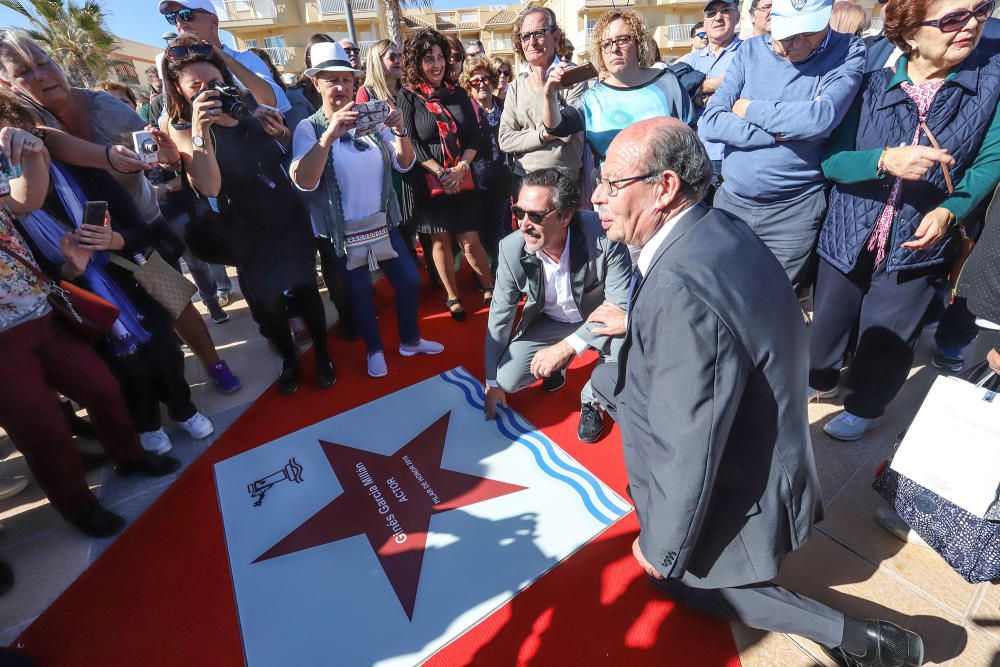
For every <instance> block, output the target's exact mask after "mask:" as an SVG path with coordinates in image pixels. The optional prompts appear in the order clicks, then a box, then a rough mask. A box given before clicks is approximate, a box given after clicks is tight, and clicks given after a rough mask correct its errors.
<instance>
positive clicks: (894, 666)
mask: <svg viewBox="0 0 1000 667" xmlns="http://www.w3.org/2000/svg"><path fill="white" fill-rule="evenodd" d="M864 633H865V635H866V637H865V639H866V641H867V646H866V647H865V652H864V653H863V654H858V653H854V652H852V651H848V650H846V649H845V648H844V647H843V646H838V647H837V648H835V649H828V648H826V647H823V650H824V651H826V653H827V655H829V656H830V657H831V658H833V659H834V661H836V663H837V664H838V665H841V666H842V667H919V666H920V665H922V664H924V640H923V639H921V638H920V635H918V634H917V633H915V632H911V631H910V630H904V629H903V628H901V627H899V626H898V625H896V624H894V623H890V622H888V621H867V622H865V624H864Z"/></svg>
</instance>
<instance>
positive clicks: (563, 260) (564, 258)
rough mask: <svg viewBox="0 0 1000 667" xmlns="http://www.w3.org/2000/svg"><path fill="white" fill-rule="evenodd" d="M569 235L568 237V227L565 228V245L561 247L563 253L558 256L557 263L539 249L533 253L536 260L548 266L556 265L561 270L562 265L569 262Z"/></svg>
mask: <svg viewBox="0 0 1000 667" xmlns="http://www.w3.org/2000/svg"><path fill="white" fill-rule="evenodd" d="M569 235H570V229H569V227H567V228H566V243H565V245H563V251H562V254H561V255H559V261H558V262H557V261H556V260H554V259H552V258H551V257H549V256H548V255H547V254H546V253H545V251H544V250H542V249H541V248H539V249H538V250H536V251H535V254H536V255H537V256H538V259H540V260H542V261H543V262H548V263H550V264H558V265H559V268H562V267H563V266H564V265H566V263H567V262H569Z"/></svg>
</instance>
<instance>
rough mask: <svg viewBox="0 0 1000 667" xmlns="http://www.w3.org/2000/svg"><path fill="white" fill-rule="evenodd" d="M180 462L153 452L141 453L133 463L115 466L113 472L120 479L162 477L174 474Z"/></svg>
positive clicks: (128, 462)
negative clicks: (134, 476)
mask: <svg viewBox="0 0 1000 667" xmlns="http://www.w3.org/2000/svg"><path fill="white" fill-rule="evenodd" d="M180 467H181V462H180V461H178V460H177V459H175V458H174V457H172V456H164V455H163V454H157V453H155V452H143V453H142V456H140V457H139V458H137V459H136V460H134V461H126V462H125V463H118V464H116V465H115V472H116V473H118V474H119V475H121V476H122V477H131V476H132V475H145V476H146V477H163V476H164V475H169V474H170V473H173V472H176V471H177V469H178V468H180Z"/></svg>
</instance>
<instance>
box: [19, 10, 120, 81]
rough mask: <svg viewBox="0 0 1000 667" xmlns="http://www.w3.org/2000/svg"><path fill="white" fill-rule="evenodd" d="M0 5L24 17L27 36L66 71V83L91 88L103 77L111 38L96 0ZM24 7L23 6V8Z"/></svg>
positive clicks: (113, 48)
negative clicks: (67, 80) (26, 25)
mask: <svg viewBox="0 0 1000 667" xmlns="http://www.w3.org/2000/svg"><path fill="white" fill-rule="evenodd" d="M0 5H2V6H4V7H6V8H7V9H10V10H13V11H15V12H17V13H18V14H20V15H21V16H23V17H24V18H26V19H27V20H28V23H29V24H30V25H31V29H30V30H28V34H29V35H31V36H32V38H34V39H35V40H36V41H38V42H39V43H41V44H42V45H43V46H45V48H46V49H48V51H49V53H50V54H51V55H52V58H53V59H54V60H55V61H56V62H58V63H59V64H61V65H62V66H63V68H64V69H65V70H66V75H67V77H68V78H69V80H70V83H72V84H74V85H83V86H86V87H92V86H93V85H94V84H95V83H97V80H98V79H99V78H102V77H103V76H104V73H105V72H107V70H108V68H109V67H110V64H111V58H110V54H111V52H112V51H114V50H115V48H116V45H117V42H116V40H115V36H114V35H113V34H111V31H110V30H108V27H107V24H106V19H107V16H108V12H107V11H106V10H105V9H104V6H103V5H102V4H101V2H100V0H86V2H84V3H83V4H82V5H79V4H77V3H75V2H73V0H68V1H67V2H66V3H65V4H64V3H63V0H27V3H22V2H20V1H19V0H0ZM26 5H27V6H26Z"/></svg>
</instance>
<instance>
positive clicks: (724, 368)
mask: <svg viewBox="0 0 1000 667" xmlns="http://www.w3.org/2000/svg"><path fill="white" fill-rule="evenodd" d="M711 178H712V167H711V163H710V162H709V160H708V156H707V154H706V153H705V149H704V148H703V147H702V144H701V142H700V141H698V137H697V135H696V134H695V133H694V132H693V131H691V129H689V128H688V127H687V126H686V125H684V124H683V123H681V122H680V121H677V120H676V119H670V118H655V119H650V120H647V121H643V122H640V123H636V124H634V125H632V126H630V127H628V128H626V129H625V130H623V131H622V132H621V133H620V134H618V136H617V137H616V138H615V140H614V141H613V142H612V143H611V146H610V148H609V150H608V154H607V159H606V161H605V162H604V165H603V178H602V179H601V181H600V183H599V184H598V186H597V189H596V190H595V191H594V196H593V198H592V201H593V203H594V205H595V207H596V209H597V212H598V214H599V216H600V218H601V224H602V225H603V226H604V228H605V229H607V235H608V238H610V239H612V240H615V241H620V242H624V243H629V244H630V245H633V246H636V247H639V248H641V250H640V253H639V258H638V261H637V263H636V271H635V273H634V274H633V280H632V287H631V289H630V296H629V301H628V305H627V315H626V313H625V312H621V311H618V309H617V308H615V307H613V306H602V307H601V308H600V309H599V310H597V311H595V313H593V314H592V316H591V318H592V319H594V320H600V321H601V322H604V324H605V326H604V327H602V328H601V331H604V332H605V333H623V334H624V336H625V339H624V342H623V344H622V349H621V352H620V353H619V358H618V362H617V363H616V364H605V365H604V366H602V367H600V368H598V369H597V370H596V371H595V372H594V376H593V380H592V381H593V389H594V392H595V394H596V395H597V397H598V398H599V399H600V400H601V402H602V404H604V405H605V406H606V408H607V410H608V412H609V414H611V415H612V416H613V417H614V418H615V420H616V421H617V422H618V424H619V426H620V427H621V431H622V441H623V444H624V452H625V463H626V467H627V469H628V476H629V492H630V495H631V496H632V498H633V500H634V502H635V507H636V512H637V513H638V517H639V524H640V527H641V531H640V533H639V537H638V539H637V540H636V541H635V543H634V544H633V547H632V551H633V555H634V556H635V558H636V560H637V561H638V562H639V564H640V565H641V566H642V567H643V569H644V570H645V571H646V573H647V574H648V575H649V576H650V577H652V578H653V579H654V580H656V583H657V585H658V586H659V587H660V588H661V589H662V590H663V591H664V592H665V593H666V594H667V595H669V596H671V597H673V598H674V599H676V600H677V601H678V602H682V603H685V604H688V605H690V606H692V607H695V608H697V609H700V610H701V611H703V612H705V613H708V614H712V615H715V616H721V617H724V618H728V619H732V620H739V621H742V622H743V623H745V624H746V625H749V626H751V627H754V628H759V629H762V630H771V631H776V632H786V633H790V634H797V635H802V636H804V637H808V638H809V639H812V640H813V641H815V642H817V643H819V644H820V645H822V646H823V647H824V648H825V649H826V650H827V652H828V653H829V654H830V655H831V657H833V658H834V660H836V661H837V663H838V664H840V665H849V666H856V665H881V666H886V667H888V666H890V665H892V666H901V665H919V664H921V663H922V661H923V641H922V640H921V638H920V636H919V635H917V634H915V633H913V632H910V631H907V630H903V629H902V628H900V627H898V626H896V625H893V624H891V623H888V622H885V621H863V620H859V619H854V618H850V617H847V616H845V615H844V614H843V613H841V612H839V611H836V610H835V609H832V608H830V607H828V606H826V605H825V604H822V603H820V602H817V601H815V600H811V599H809V598H806V597H804V596H801V595H799V594H797V593H794V592H792V591H790V590H788V589H785V588H782V587H780V586H777V585H775V584H773V583H771V581H770V580H771V579H772V578H774V577H775V576H776V575H777V574H778V569H779V567H780V566H781V562H782V560H783V559H784V558H785V556H787V555H788V554H789V553H791V552H792V551H794V550H796V549H798V548H799V547H801V546H802V545H803V544H805V543H806V541H807V540H808V539H809V535H810V533H811V532H812V528H813V523H814V522H815V521H818V520H819V519H820V517H821V515H822V510H821V499H820V487H819V481H818V479H817V475H816V464H815V461H814V459H813V452H812V444H811V442H810V439H809V420H808V414H807V407H806V393H807V387H806V381H807V378H808V371H809V355H808V345H807V339H806V328H805V324H804V323H803V320H802V312H801V310H800V309H799V306H798V303H797V301H796V299H795V294H794V293H793V292H792V289H791V287H790V285H789V283H788V278H787V277H786V275H785V272H784V271H783V270H782V268H781V265H780V264H779V263H778V260H776V259H775V258H774V256H773V255H772V254H771V253H770V251H768V249H767V247H766V246H765V245H764V244H763V243H761V241H760V240H759V239H758V238H757V237H756V236H755V235H754V233H753V232H752V231H751V230H750V228H749V227H747V226H746V225H745V224H743V223H741V222H739V221H738V220H736V219H735V218H732V217H730V216H729V215H728V214H725V213H723V212H722V211H719V210H715V209H712V208H709V207H707V206H705V205H704V204H703V203H702V202H701V200H702V198H703V197H704V195H705V192H706V190H707V189H708V184H709V182H710V181H711ZM615 313H617V314H618V317H617V318H616V317H615V316H614V315H615Z"/></svg>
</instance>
